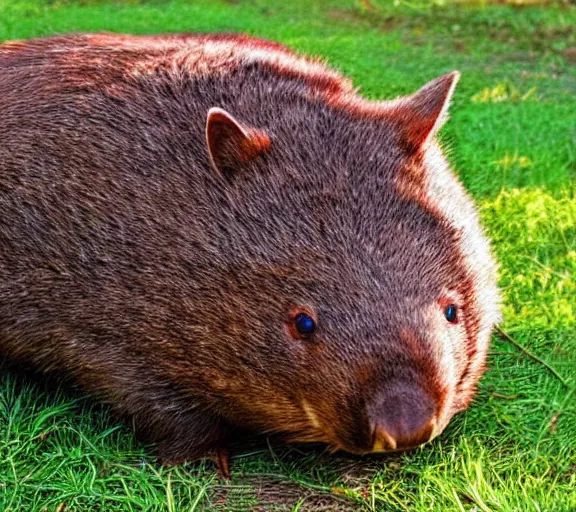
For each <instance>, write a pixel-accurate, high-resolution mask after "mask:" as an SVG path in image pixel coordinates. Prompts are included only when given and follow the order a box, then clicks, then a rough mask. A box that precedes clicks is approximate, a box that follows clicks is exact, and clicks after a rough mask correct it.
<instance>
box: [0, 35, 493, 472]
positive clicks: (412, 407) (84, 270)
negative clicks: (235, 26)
mask: <svg viewBox="0 0 576 512" xmlns="http://www.w3.org/2000/svg"><path fill="white" fill-rule="evenodd" d="M456 78H457V76H456V75H455V74H451V75H446V76H444V77H441V78H439V79H438V80H436V81H435V82H432V83H431V84H429V85H428V86H427V87H426V88H424V89H422V90H421V91H419V92H418V93H417V94H415V95H414V96H411V97H409V98H404V99H401V100H396V101H391V102H381V103H373V102H367V101H365V100H363V99H361V98H360V97H358V96H356V95H355V92H354V90H353V88H352V86H351V84H350V83H349V82H348V81H347V80H345V79H344V78H342V77H341V76H340V75H339V74H337V73H336V72H334V71H332V70H330V69H328V68H326V67H324V66H323V65H322V64H320V63H318V62H313V61H309V60H305V59H303V58H300V57H297V56H295V55H293V54H292V53H291V52H290V51H289V50H287V49H286V48H284V47H282V46H280V45H276V44H274V43H269V42H265V41H260V40H255V39H250V38H245V37H235V36H166V37H128V36H114V35H79V36H70V37H55V38H49V39H43V40H33V41H24V42H11V43H6V44H4V45H2V46H0V353H4V354H6V355H7V356H9V357H10V358H12V359H14V360H16V361H24V362H27V363H29V364H32V365H34V366H35V367H37V368H38V369H41V370H55V371H59V372H62V373H64V374H66V375H68V376H72V377H73V378H74V379H75V380H77V381H78V382H79V383H80V384H81V385H83V386H84V387H85V388H86V389H88V390H90V391H92V392H95V393H96V394H97V395H98V396H99V397H100V398H101V399H103V400H105V401H107V402H108V403H110V404H112V405H113V407H114V408H115V409H116V410H117V411H119V412H121V413H123V414H126V415H128V416H129V417H132V418H133V420H134V424H135V425H136V426H137V427H138V428H139V429H142V430H143V431H144V432H146V433H147V435H148V436H149V437H150V438H151V439H153V440H155V441H157V442H158V443H159V453H160V455H161V456H162V457H163V458H164V459H168V460H172V461H183V460H189V459H193V458H196V457H199V456H204V455H207V454H213V453H218V452H220V451H222V450H223V449H224V448H225V445H226V442H227V439H228V438H229V436H230V434H231V433H232V432H233V431H234V429H235V428H237V427H242V428H246V429H251V430H255V431H259V432H280V433H284V434H286V435H287V438H288V439H290V440H300V441H323V442H326V443H328V444H330V445H331V446H332V447H334V448H343V449H346V450H349V451H354V452H360V453H365V452H370V451H382V450H388V449H395V448H403V447H410V446H414V445H416V444H418V443H421V442H425V441H427V440H428V439H429V438H431V437H432V436H434V435H437V434H438V433H439V432H441V431H442V429H443V428H444V426H445V425H446V424H447V422H448V421H449V419H450V418H451V417H452V415H453V414H454V413H455V412H457V411H459V410H462V409H463V408H465V407H466V406H467V405H468V403H469V402H470V399H471V397H472V395H473V391H474V387H475V384H476V382H477V380H478V379H479V377H480V375H481V373H482V371H483V366H484V361H485V356H486V349H487V345H488V340H489V336H490V331H491V329H492V326H493V324H494V322H495V321H496V318H497V306H496V299H497V293H496V288H495V276H494V268H493V263H492V259H491V257H490V254H489V249H488V245H487V243H486V241H485V239H484V237H483V235H482V233H481V230H480V228H479V226H478V223H477V219H476V215H475V212H474V209H473V206H472V204H471V202H470V200H469V199H468V197H467V196H466V194H465V193H464V192H463V190H462V188H461V186H460V185H459V183H458V182H457V181H456V179H455V178H454V177H453V175H452V174H451V172H450V171H449V170H448V168H447V164H446V163H445V161H444V159H443V157H442V155H441V153H440V150H439V149H438V147H437V146H436V144H435V143H434V142H433V137H434V134H435V132H436V131H437V130H438V129H439V127H440V125H441V118H442V117H443V116H444V113H445V110H446V105H447V103H448V101H449V97H450V95H451V92H452V89H453V86H454V84H455V81H456ZM452 307H453V309H451V308H452Z"/></svg>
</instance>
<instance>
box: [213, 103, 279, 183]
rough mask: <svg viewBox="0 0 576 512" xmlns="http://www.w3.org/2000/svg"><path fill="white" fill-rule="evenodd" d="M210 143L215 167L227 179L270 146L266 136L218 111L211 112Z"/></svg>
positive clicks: (226, 113)
mask: <svg viewBox="0 0 576 512" xmlns="http://www.w3.org/2000/svg"><path fill="white" fill-rule="evenodd" d="M206 142H207V143H208V154H209V155H210V161H211V162H212V165H213V166H214V168H215V169H216V170H217V171H219V172H221V173H222V174H225V175H226V174H230V173H232V172H235V171H236V170H237V169H238V168H239V167H240V166H241V165H242V164H245V163H247V162H249V161H250V160H253V159H254V158H256V157H257V156H258V155H260V154H261V153H262V152H264V151H266V150H267V149H268V147H269V146H270V139H269V138H268V136H267V135H266V134H265V133H262V132H260V131H258V130H254V129H251V128H246V127H244V126H242V125H241V124H240V123H239V122H238V121H236V119H234V118H233V117H232V116H231V115H230V114H229V113H228V112H226V111H225V110H222V109H221V108H216V107H214V108H211V109H210V110H209V111H208V117H207V119H206Z"/></svg>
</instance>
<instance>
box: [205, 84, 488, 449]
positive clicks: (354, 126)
mask: <svg viewBox="0 0 576 512" xmlns="http://www.w3.org/2000/svg"><path fill="white" fill-rule="evenodd" d="M457 79H458V74H457V73H451V74H448V75H445V76H443V77H440V78H439V79H437V80H435V81H433V82H431V83H430V84H428V85H427V86H426V87H424V88H423V89H421V90H420V91H418V92H417V93H416V94H414V95H412V96H410V97H407V98H401V99H399V100H395V101H390V102H383V103H382V102H381V103H370V102H367V101H364V100H361V99H360V98H358V97H356V96H354V97H352V96H350V95H348V96H345V95H344V96H343V95H340V96H338V97H330V95H329V94H327V95H325V96H322V97H320V96H321V95H319V94H317V95H316V96H314V94H311V93H309V94H308V96H307V97H306V98H305V99H303V98H302V97H300V99H299V100H298V101H293V100H291V101H292V103H290V106H289V108H288V107H287V106H285V105H282V104H280V105H278V104H275V108H272V107H271V106H267V105H266V104H265V103H266V100H265V99H263V100H262V109H261V110H262V112H260V113H253V114H249V113H247V112H242V111H241V110H238V111H237V112H231V111H232V110H233V107H228V106H227V105H224V106H225V107H226V110H224V109H221V108H213V109H211V110H210V112H209V113H208V121H207V126H206V137H207V147H208V155H209V157H210V160H211V162H212V165H213V167H214V170H213V172H215V173H216V175H218V176H220V178H218V179H221V180H222V181H221V184H222V189H223V190H225V192H223V195H222V198H221V212H220V214H219V215H221V223H220V229H221V230H222V233H221V234H220V236H222V237H223V238H224V239H225V240H226V242H225V249H226V250H225V251H223V252H224V256H222V258H223V260H222V261H219V262H218V263H217V265H218V266H219V268H220V269H226V270H225V271H223V272H222V274H223V276H224V277H223V279H222V281H221V282H220V283H219V287H220V288H221V289H223V292H222V294H223V298H222V299H221V300H220V299H219V300H215V301H214V304H213V306H211V304H209V303H207V304H205V307H206V310H205V314H206V315H209V316H211V315H213V320H210V321H208V323H210V324H216V325H218V326H219V327H218V329H217V330H215V331H211V332H210V333H209V334H210V336H213V337H218V338H219V339H220V341H221V343H218V344H217V348H216V349H215V351H214V354H213V355H214V359H213V360H212V368H211V369H210V370H207V376H206V377H207V378H206V381H207V385H208V386H210V387H211V389H212V390H213V392H214V394H215V395H216V396H220V397H222V400H221V401H219V402H218V403H220V404H221V405H220V406H219V412H220V413H222V414H224V415H225V416H226V417H228V418H229V419H230V421H232V422H234V423H238V424H242V425H244V426H248V427H251V428H255V429H258V430H260V431H270V432H272V431H276V432H282V433H285V434H287V437H288V439H291V440H294V441H322V442H326V443H328V444H329V445H330V446H332V447H333V448H335V449H338V448H342V449H344V450H347V451H350V452H356V453H367V452H378V451H387V450H395V449H402V448H409V447H413V446H416V445H418V444H421V443H424V442H426V441H428V440H429V439H431V438H432V437H434V436H436V435H438V434H439V433H440V432H441V431H442V430H443V429H444V427H445V426H446V425H447V423H448V422H449V420H450V418H451V417H452V416H453V415H454V414H455V413H457V412H458V411H461V410H463V409H465V408H466V407H467V406H468V404H469V403H470V401H471V399H472V396H473V393H474V390H475V387H476V384H477V381H478V379H479V378H480V376H481V374H482V373H483V370H484V364H485V359H486V352H487V347H488V343H489V337H490V334H491V330H492V328H493V326H494V324H495V322H496V321H497V320H498V305H497V303H498V293H497V289H496V272H495V264H494V262H493V259H492V257H491V255H490V250H489V246H488V243H487V240H486V238H485V237H484V235H483V233H482V230H481V228H480V226H479V224H478V219H477V214H476V212H475V209H474V206H473V204H472V202H471V200H470V198H469V197H468V196H467V195H466V193H465V192H464V190H463V188H462V186H461V185H460V183H459V182H458V181H457V179H456V178H455V177H454V176H453V174H452V173H451V171H450V170H449V168H448V165H447V163H446V162H445V160H444V158H443V156H442V153H441V151H440V149H439V147H438V146H437V144H436V143H435V142H434V136H435V134H436V132H437V131H438V130H439V128H440V126H441V124H442V122H443V119H444V118H445V112H446V109H447V105H448V102H449V100H450V97H451V94H452V91H453V89H454V86H455V84H456V82H457ZM256 93H257V92H255V94H256ZM281 93H282V94H284V95H287V96H289V94H290V91H281ZM279 94H280V93H279ZM278 101H279V102H280V101H281V100H278ZM287 101H288V100H287ZM246 118H248V119H246Z"/></svg>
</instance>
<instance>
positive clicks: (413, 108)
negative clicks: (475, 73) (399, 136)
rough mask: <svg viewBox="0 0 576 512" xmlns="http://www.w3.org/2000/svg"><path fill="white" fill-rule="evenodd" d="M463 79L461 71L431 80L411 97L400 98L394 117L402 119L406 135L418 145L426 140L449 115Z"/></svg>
mask: <svg viewBox="0 0 576 512" xmlns="http://www.w3.org/2000/svg"><path fill="white" fill-rule="evenodd" d="M459 79H460V73H459V72H458V71H452V72H451V73H448V74H446V75H442V76H441V77H438V78H436V79H435V80H432V81H431V82H429V83H427V84H426V85H425V86H424V87H422V89H420V90H419V91H417V92H415V93H414V94H413V95H412V96H408V97H407V98H402V99H400V100H398V105H397V107H396V108H394V114H393V115H394V117H396V118H400V120H401V122H402V125H403V131H404V136H405V137H406V138H407V139H408V141H409V142H410V143H411V144H412V145H413V146H414V147H416V148H420V147H421V146H422V145H424V144H425V143H427V142H428V141H429V140H430V139H431V138H432V137H433V136H434V135H436V133H438V131H439V130H440V128H442V125H443V124H444V122H445V121H446V119H447V117H448V115H447V114H448V106H449V105H450V100H451V99H452V94H453V93H454V88H455V87H456V84H457V83H458V80H459Z"/></svg>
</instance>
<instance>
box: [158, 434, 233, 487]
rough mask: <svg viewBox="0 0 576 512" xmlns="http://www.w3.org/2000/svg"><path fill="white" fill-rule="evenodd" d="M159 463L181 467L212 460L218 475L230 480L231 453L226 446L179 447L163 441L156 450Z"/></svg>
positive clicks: (171, 442)
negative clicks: (188, 463) (202, 460)
mask: <svg viewBox="0 0 576 512" xmlns="http://www.w3.org/2000/svg"><path fill="white" fill-rule="evenodd" d="M155 453H156V457H157V458H158V461H159V462H160V464H162V465H163V466H180V465H182V464H185V463H186V462H194V461H197V460H201V459H210V460H211V461H212V462H214V464H215V465H216V469H217V470H218V475H219V476H220V477H221V478H222V479H224V480H228V479H230V452H229V450H228V449H227V448H225V447H224V446H220V447H217V448H214V447H207V446H196V447H190V446H186V447H184V446H178V445H175V444H174V441H163V442H161V443H160V444H158V446H157V447H156V450H155Z"/></svg>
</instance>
